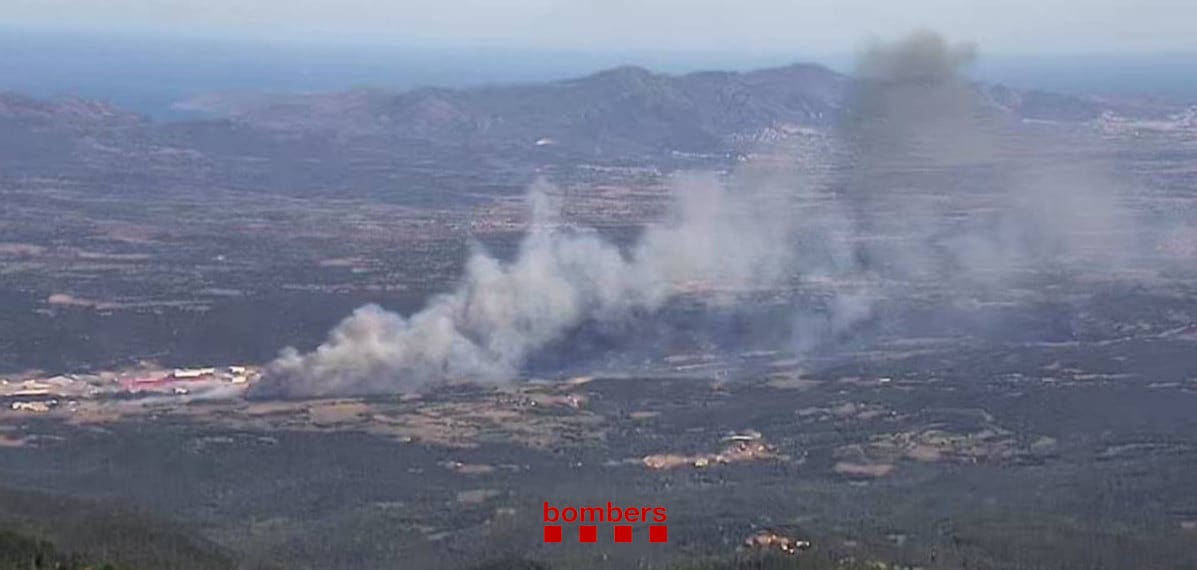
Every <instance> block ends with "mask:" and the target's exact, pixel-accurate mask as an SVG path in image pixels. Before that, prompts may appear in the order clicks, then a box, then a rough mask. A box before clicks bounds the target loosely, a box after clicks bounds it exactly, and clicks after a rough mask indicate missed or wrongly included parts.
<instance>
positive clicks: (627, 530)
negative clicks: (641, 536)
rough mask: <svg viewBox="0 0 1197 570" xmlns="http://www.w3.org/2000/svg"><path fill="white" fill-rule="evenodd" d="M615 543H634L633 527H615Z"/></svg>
mask: <svg viewBox="0 0 1197 570" xmlns="http://www.w3.org/2000/svg"><path fill="white" fill-rule="evenodd" d="M615 542H632V527H630V526H625V525H616V526H615Z"/></svg>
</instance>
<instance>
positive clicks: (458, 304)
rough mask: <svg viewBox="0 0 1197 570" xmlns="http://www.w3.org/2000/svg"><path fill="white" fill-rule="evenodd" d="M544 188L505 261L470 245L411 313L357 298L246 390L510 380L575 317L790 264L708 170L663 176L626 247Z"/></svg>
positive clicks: (783, 240) (764, 210)
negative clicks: (308, 345) (664, 200)
mask: <svg viewBox="0 0 1197 570" xmlns="http://www.w3.org/2000/svg"><path fill="white" fill-rule="evenodd" d="M546 189H547V188H546V187H545V183H543V182H540V183H537V184H536V185H534V186H533V188H532V189H531V191H530V193H529V198H528V201H529V205H530V208H531V210H532V223H531V229H530V230H529V232H528V234H527V235H526V236H525V238H524V239H523V241H522V242H521V243H520V246H519V249H518V252H517V254H516V257H515V259H514V261H511V262H504V261H501V260H499V259H497V258H495V257H493V256H491V255H489V254H487V253H486V252H484V251H476V252H475V253H474V254H473V255H472V256H471V257H470V259H469V261H468V262H467V263H466V266H465V271H464V275H463V276H462V278H461V280H460V282H459V284H458V285H457V287H456V288H455V289H454V290H453V291H452V292H449V293H445V294H442V295H438V296H436V297H433V298H432V299H431V300H430V301H429V302H428V304H427V305H426V307H425V308H424V309H423V310H421V311H419V312H418V313H416V314H414V315H411V316H410V317H404V316H402V315H399V314H396V313H393V312H390V311H387V310H385V309H383V308H381V307H378V306H376V305H367V306H365V307H362V308H360V309H358V310H357V311H355V312H354V313H353V314H352V315H350V316H349V317H348V318H346V319H345V320H344V321H342V322H341V323H340V324H339V325H337V326H336V327H335V328H334V329H333V330H332V331H331V332H330V333H329V336H328V339H327V340H326V341H325V342H324V344H322V345H320V346H319V347H318V348H316V350H314V351H312V352H310V353H306V354H303V353H300V352H298V351H297V350H295V349H293V348H287V349H285V350H284V351H283V353H282V355H280V356H279V358H278V359H277V360H275V362H273V363H272V364H271V365H270V367H269V368H268V370H267V372H266V376H265V378H264V380H263V382H262V383H260V384H259V385H258V386H257V387H255V392H256V393H258V394H265V395H272V394H273V395H289V396H321V395H329V394H367V393H394V392H405V391H413V390H418V389H420V388H422V387H425V386H428V385H432V384H437V383H441V382H445V381H450V380H472V381H482V382H498V381H504V380H510V379H512V378H514V377H515V376H516V374H517V373H518V371H519V368H520V366H521V365H522V364H523V362H524V360H525V359H526V358H527V357H528V355H529V354H530V353H531V352H532V351H535V350H537V349H538V348H541V347H543V346H545V345H547V344H549V343H550V342H552V341H554V340H557V339H559V338H561V337H562V336H564V335H565V334H567V333H568V332H570V331H571V330H572V329H574V328H575V327H577V326H578V325H579V324H581V323H582V322H584V321H586V320H597V321H618V320H620V319H624V318H628V317H629V316H630V315H632V314H633V313H634V312H637V311H641V312H643V311H647V312H652V311H655V310H657V309H658V308H659V307H660V306H661V304H662V303H664V302H665V301H667V300H668V299H669V298H671V297H672V296H673V295H674V294H675V293H676V292H677V290H678V288H679V287H682V286H686V285H688V284H691V283H707V284H717V285H720V286H726V287H741V286H747V285H752V284H769V283H775V282H776V281H777V280H778V279H780V278H783V277H784V276H785V274H786V272H787V271H788V269H789V268H790V266H791V261H790V255H791V253H792V251H791V250H790V248H789V246H788V244H787V236H788V234H789V224H790V222H791V220H790V219H789V218H788V216H787V215H785V214H784V211H782V210H779V209H777V208H775V207H771V206H772V204H771V203H770V201H769V200H767V199H754V196H753V195H752V194H753V192H752V190H751V189H748V190H745V191H743V192H741V193H738V194H737V195H736V196H734V197H733V196H732V195H731V194H730V193H729V192H728V188H727V187H726V186H725V185H724V184H723V183H721V182H720V181H718V180H716V179H715V178H714V177H712V176H698V175H688V176H681V177H678V179H677V180H675V181H674V191H673V196H674V202H673V205H672V208H671V212H670V215H669V216H668V218H667V219H666V220H665V221H663V222H662V223H660V224H656V225H653V226H650V227H649V228H647V230H646V231H645V232H644V234H643V237H642V238H641V239H640V241H639V242H638V243H637V244H635V246H634V247H633V248H632V249H631V251H630V253H628V254H624V253H623V252H621V251H620V249H619V248H618V247H617V246H616V245H614V244H612V243H610V242H608V241H605V240H603V239H602V238H601V237H600V236H599V235H598V234H597V233H595V232H594V231H592V230H588V229H577V228H569V227H565V226H563V225H561V224H559V223H557V222H558V220H557V214H558V211H557V209H556V208H555V207H554V205H553V204H552V202H551V200H550V199H549V198H548V197H547V193H546Z"/></svg>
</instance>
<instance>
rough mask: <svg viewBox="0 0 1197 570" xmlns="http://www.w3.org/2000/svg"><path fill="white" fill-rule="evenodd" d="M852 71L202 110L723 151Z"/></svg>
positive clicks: (589, 147)
mask: <svg viewBox="0 0 1197 570" xmlns="http://www.w3.org/2000/svg"><path fill="white" fill-rule="evenodd" d="M852 81H853V80H852V79H851V78H849V77H848V76H845V75H843V74H840V73H837V72H835V71H832V70H830V69H827V68H825V67H822V66H818V65H812V64H796V65H790V66H786V67H779V68H771V69H762V70H758V71H752V72H746V73H733V72H715V71H712V72H698V73H690V74H685V75H667V74H660V73H653V72H651V71H649V70H647V69H643V68H639V67H618V68H615V69H610V70H607V71H602V72H599V73H596V74H594V75H590V76H587V77H582V78H577V79H569V80H564V81H557V82H550V83H540V84H521V85H501V86H488V87H477V88H466V89H441V88H422V89H416V90H412V91H407V92H400V93H388V92H382V91H350V92H343V93H330V94H317V95H284V96H279V97H277V98H262V97H254V98H251V99H240V100H238V99H236V98H231V97H223V98H222V97H219V96H209V97H207V98H201V99H198V100H194V101H191V102H189V104H188V108H191V109H207V110H210V111H213V112H217V113H221V114H223V115H224V116H226V117H231V118H232V119H233V120H235V121H237V122H239V123H242V124H245V125H249V126H252V127H255V128H262V129H266V130H270V131H282V132H312V131H315V132H327V133H336V134H337V135H341V136H388V137H396V138H401V139H420V140H428V141H434V142H437V143H441V144H450V145H486V146H507V145H514V146H529V145H535V144H537V143H538V142H539V143H540V144H542V145H548V144H559V145H564V146H567V147H569V148H571V149H573V150H577V151H583V152H586V151H592V152H597V153H603V152H607V153H611V152H613V151H614V152H615V153H617V154H618V152H619V151H624V152H651V151H654V150H661V149H669V150H674V151H682V152H719V151H721V150H726V149H727V148H729V147H731V146H735V144H734V143H735V141H746V140H747V141H751V140H754V137H755V135H757V134H758V133H760V132H761V131H764V130H767V129H786V128H795V127H797V128H816V129H823V128H829V127H831V126H834V125H835V124H836V123H837V121H839V119H840V118H841V113H842V112H843V110H844V105H845V98H846V97H847V96H848V93H849V90H850V89H851V85H852ZM975 89H976V92H977V96H978V98H979V100H980V101H981V102H982V103H983V104H984V105H985V106H986V107H988V108H989V109H990V110H993V111H996V112H1000V113H1003V114H1007V115H1009V116H1011V117H1013V118H1018V119H1029V120H1038V121H1054V122H1069V123H1078V122H1086V121H1094V120H1097V119H1099V118H1100V117H1102V116H1103V115H1105V114H1117V115H1130V116H1156V115H1166V114H1168V113H1174V112H1177V111H1178V106H1177V105H1173V104H1165V103H1159V102H1154V101H1145V100H1133V101H1131V100H1123V101H1116V100H1110V99H1102V98H1098V97H1076V96H1068V95H1058V94H1053V93H1045V92H1038V91H1022V90H1015V89H1009V88H1006V87H1002V86H998V85H987V84H977V85H975Z"/></svg>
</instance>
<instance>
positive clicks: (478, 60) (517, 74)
mask: <svg viewBox="0 0 1197 570" xmlns="http://www.w3.org/2000/svg"><path fill="white" fill-rule="evenodd" d="M0 54H3V56H2V57H0V90H9V91H17V92H21V93H25V94H29V95H33V96H37V97H60V96H67V95H74V96H80V97H85V98H89V99H100V100H104V101H108V102H110V103H113V104H115V105H118V106H120V107H123V108H126V109H130V110H134V111H137V112H140V113H143V114H146V115H150V116H153V117H156V118H159V119H166V120H169V119H183V118H190V117H192V116H194V115H193V114H192V113H191V112H187V111H180V110H178V109H176V108H174V107H172V106H173V105H174V104H175V103H177V102H179V101H182V100H186V99H188V98H190V97H193V96H196V95H202V94H209V93H230V92H231V93H241V94H253V93H279V92H318V91H334V90H344V89H351V88H359V87H378V88H389V89H408V88H413V87H419V86H426V85H434V86H444V87H461V86H468V85H479V84H487V83H512V82H530V81H545V80H552V79H561V78H566V77H573V76H579V75H585V74H588V73H593V72H595V71H599V70H601V69H605V68H609V67H614V66H617V65H628V64H631V65H641V66H644V67H648V68H650V69H653V70H656V71H663V72H672V73H682V72H687V71H695V70H700V69H721V70H746V69H753V68H759V67H767V66H774V65H785V64H787V63H796V62H815V63H822V64H824V65H827V66H829V67H832V68H834V69H838V70H841V71H846V70H848V69H850V68H851V61H852V58H851V56H850V55H812V54H805V55H804V54H768V55H759V54H756V55H746V54H736V53H723V52H710V53H647V52H626V53H620V52H565V51H537V50H521V49H514V48H500V49H495V48H469V47H461V48H449V47H427V46H408V47H403V46H386V47H379V46H349V45H325V44H321V45H315V44H313V45H302V44H297V43H296V44H281V43H255V42H250V41H244V40H217V39H197V38H188V39H175V38H166V37H149V36H133V35H125V36H121V35H112V34H101V33H79V32H69V33H68V32H53V31H40V30H39V31H32V30H19V29H5V28H0ZM973 71H974V76H976V77H977V78H978V79H983V80H986V81H996V82H1000V83H1004V84H1006V85H1009V86H1012V87H1021V88H1035V89H1043V90H1049V91H1057V92H1063V93H1105V94H1150V95H1159V96H1165V97H1169V98H1173V99H1183V100H1190V101H1197V57H1194V56H1193V55H1185V54H1158V55H1122V54H1119V55H1100V54H1093V55H1075V56H1059V55H1050V56H1001V55H997V56H994V55H990V56H986V57H985V58H983V59H982V61H981V62H980V63H979V64H978V65H977V67H976V68H975V69H974V70H973Z"/></svg>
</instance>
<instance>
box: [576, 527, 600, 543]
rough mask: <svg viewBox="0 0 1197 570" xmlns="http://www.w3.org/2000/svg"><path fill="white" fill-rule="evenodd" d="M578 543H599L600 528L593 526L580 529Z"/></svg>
mask: <svg viewBox="0 0 1197 570" xmlns="http://www.w3.org/2000/svg"><path fill="white" fill-rule="evenodd" d="M578 542H598V527H597V526H593V525H583V526H580V527H578Z"/></svg>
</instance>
